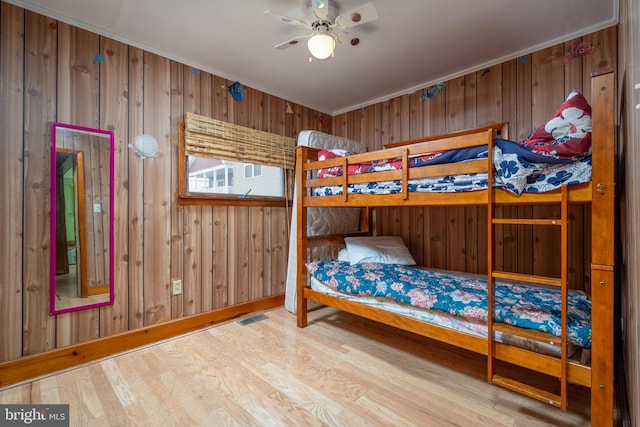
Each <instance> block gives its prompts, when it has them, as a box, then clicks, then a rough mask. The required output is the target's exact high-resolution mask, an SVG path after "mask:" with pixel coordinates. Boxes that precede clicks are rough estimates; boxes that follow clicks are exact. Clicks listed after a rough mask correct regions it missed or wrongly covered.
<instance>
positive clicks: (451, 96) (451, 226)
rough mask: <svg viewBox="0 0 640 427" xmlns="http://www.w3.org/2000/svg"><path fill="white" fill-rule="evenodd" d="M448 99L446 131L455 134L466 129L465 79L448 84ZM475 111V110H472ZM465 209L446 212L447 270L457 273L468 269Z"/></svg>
mask: <svg viewBox="0 0 640 427" xmlns="http://www.w3.org/2000/svg"><path fill="white" fill-rule="evenodd" d="M444 95H446V96H445V99H446V103H447V106H446V111H447V115H446V123H445V126H446V129H447V132H455V131H458V130H463V129H464V128H465V114H466V111H465V78H464V77H459V78H457V79H453V80H450V81H449V82H448V83H447V90H446V91H445V94H444ZM471 99H473V97H472V98H471ZM471 111H473V108H472V109H471ZM465 209H466V208H465V207H464V206H449V207H446V208H444V210H445V218H446V219H445V221H446V223H445V224H444V225H445V226H444V227H443V229H444V230H445V233H446V234H445V236H446V237H445V239H446V242H447V244H446V247H447V249H446V258H447V263H446V265H447V268H448V269H450V270H456V271H465V269H466V265H465V264H466V256H465V252H466V237H465V234H466V233H465Z"/></svg>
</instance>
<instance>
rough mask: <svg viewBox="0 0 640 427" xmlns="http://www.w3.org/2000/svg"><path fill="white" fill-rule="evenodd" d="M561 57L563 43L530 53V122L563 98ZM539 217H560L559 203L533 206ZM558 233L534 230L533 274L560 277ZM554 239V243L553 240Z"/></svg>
mask: <svg viewBox="0 0 640 427" xmlns="http://www.w3.org/2000/svg"><path fill="white" fill-rule="evenodd" d="M563 57H564V52H563V46H562V45H556V46H552V47H550V48H547V49H544V50H542V51H539V52H536V53H534V54H533V55H532V67H533V68H532V69H533V98H532V99H533V114H532V117H533V123H535V124H536V125H535V126H539V125H540V124H543V123H545V122H546V121H547V120H549V119H550V118H551V117H553V114H554V113H555V111H556V110H557V108H558V107H559V106H560V105H561V104H562V102H563V101H564V98H565V96H564V93H565V91H564V67H563V60H562V58H563ZM533 213H534V215H535V216H536V217H538V218H550V217H553V216H554V215H556V217H558V216H559V209H558V206H534V207H533ZM558 239H559V232H558V230H553V229H552V227H547V226H538V227H534V229H533V244H534V246H533V257H534V261H533V262H534V265H533V271H534V274H538V275H542V276H552V277H559V275H560V269H559V265H558V263H557V261H556V260H559V259H560V244H559V242H560V241H559V240H558ZM552 242H553V243H552Z"/></svg>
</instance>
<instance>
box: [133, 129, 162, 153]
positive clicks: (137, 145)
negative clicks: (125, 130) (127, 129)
mask: <svg viewBox="0 0 640 427" xmlns="http://www.w3.org/2000/svg"><path fill="white" fill-rule="evenodd" d="M129 147H131V148H133V151H135V152H136V154H137V155H138V156H140V157H141V158H143V159H144V158H145V157H153V156H155V155H157V154H158V142H157V141H156V139H155V138H154V137H152V136H151V135H146V134H142V135H138V136H136V137H135V139H134V140H133V142H132V143H131V144H129Z"/></svg>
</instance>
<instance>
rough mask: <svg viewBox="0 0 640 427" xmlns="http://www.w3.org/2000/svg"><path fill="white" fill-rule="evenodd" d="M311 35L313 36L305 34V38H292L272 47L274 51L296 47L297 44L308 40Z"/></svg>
mask: <svg viewBox="0 0 640 427" xmlns="http://www.w3.org/2000/svg"><path fill="white" fill-rule="evenodd" d="M312 35H313V34H307V35H305V36H297V37H294V38H292V39H289V40H287V41H284V42H282V43H280V44H277V45H275V46H274V48H276V49H278V50H284V49H288V48H290V47H291V46H295V45H297V44H298V43H300V42H303V41H305V40H306V39H308V38H309V37H311V36H312Z"/></svg>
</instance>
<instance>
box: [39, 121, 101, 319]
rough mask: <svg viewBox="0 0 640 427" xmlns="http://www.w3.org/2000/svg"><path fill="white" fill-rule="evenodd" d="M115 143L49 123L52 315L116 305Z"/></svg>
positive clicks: (88, 130) (84, 130)
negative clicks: (114, 298) (114, 255)
mask: <svg viewBox="0 0 640 427" xmlns="http://www.w3.org/2000/svg"><path fill="white" fill-rule="evenodd" d="M113 144H114V136H113V132H110V131H106V130H99V129H91V128H85V127H80V126H73V125H69V124H64V123H53V124H52V125H51V246H50V247H51V293H50V298H51V299H50V313H51V314H60V313H65V312H68V311H76V310H82V309H86V308H92V307H98V306H102V305H107V304H113V297H114V294H113Z"/></svg>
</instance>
